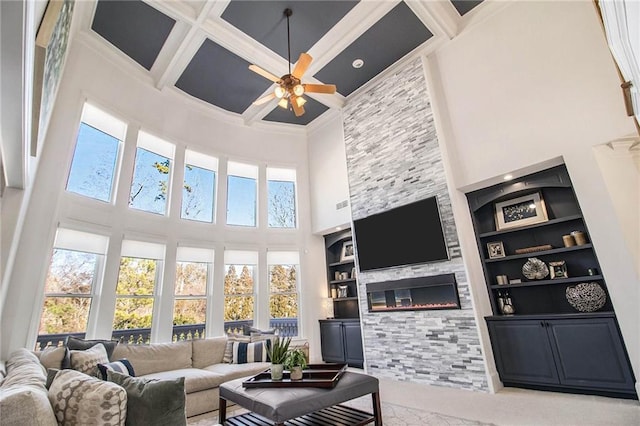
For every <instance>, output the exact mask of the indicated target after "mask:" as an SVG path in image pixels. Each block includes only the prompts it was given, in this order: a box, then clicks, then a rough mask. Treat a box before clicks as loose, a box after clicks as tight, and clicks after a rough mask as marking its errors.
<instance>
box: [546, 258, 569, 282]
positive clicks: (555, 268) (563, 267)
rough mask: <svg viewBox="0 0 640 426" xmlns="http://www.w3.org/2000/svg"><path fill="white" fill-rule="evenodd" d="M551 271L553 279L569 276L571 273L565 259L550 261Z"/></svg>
mask: <svg viewBox="0 0 640 426" xmlns="http://www.w3.org/2000/svg"><path fill="white" fill-rule="evenodd" d="M549 272H551V279H552V280H557V279H560V278H569V275H568V274H567V264H566V262H565V261H564V260H561V261H558V262H549Z"/></svg>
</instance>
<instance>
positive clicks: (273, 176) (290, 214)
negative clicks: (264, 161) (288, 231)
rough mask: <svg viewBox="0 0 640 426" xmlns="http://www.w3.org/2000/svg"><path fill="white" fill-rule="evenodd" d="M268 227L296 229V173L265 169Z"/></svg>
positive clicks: (288, 170) (289, 170) (287, 170)
mask: <svg viewBox="0 0 640 426" xmlns="http://www.w3.org/2000/svg"><path fill="white" fill-rule="evenodd" d="M267 192H268V198H269V201H268V203H269V227H270V228H295V227H296V171H295V170H292V169H276V168H273V167H268V168H267Z"/></svg>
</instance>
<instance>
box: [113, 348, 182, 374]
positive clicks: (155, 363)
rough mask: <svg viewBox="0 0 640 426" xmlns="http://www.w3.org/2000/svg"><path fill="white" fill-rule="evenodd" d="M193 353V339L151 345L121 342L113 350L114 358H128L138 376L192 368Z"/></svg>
mask: <svg viewBox="0 0 640 426" xmlns="http://www.w3.org/2000/svg"><path fill="white" fill-rule="evenodd" d="M191 355H192V346H191V341H184V342H176V343H152V344H150V345H124V344H121V345H118V346H117V347H116V350H115V351H114V352H113V356H114V359H122V358H126V359H128V360H129V362H130V363H131V365H132V366H133V369H134V370H135V372H136V375H137V376H145V375H147V374H151V373H158V372H161V371H169V370H179V369H181V368H191Z"/></svg>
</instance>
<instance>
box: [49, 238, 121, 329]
mask: <svg viewBox="0 0 640 426" xmlns="http://www.w3.org/2000/svg"><path fill="white" fill-rule="evenodd" d="M107 244H108V238H107V237H104V236H101V235H94V234H89V233H86V232H79V231H74V230H70V229H64V228H59V229H58V231H57V232H56V239H55V243H54V249H53V253H52V255H51V263H50V264H49V271H48V273H47V278H46V281H45V299H44V307H43V309H42V316H41V317H40V327H39V329H38V334H39V335H45V334H63V333H84V332H85V331H86V330H87V323H88V320H89V314H90V311H91V303H92V301H93V297H94V294H95V289H96V288H97V287H98V286H99V282H100V281H101V279H102V268H103V264H104V254H105V253H106V249H107Z"/></svg>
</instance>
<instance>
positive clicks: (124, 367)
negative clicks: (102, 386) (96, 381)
mask: <svg viewBox="0 0 640 426" xmlns="http://www.w3.org/2000/svg"><path fill="white" fill-rule="evenodd" d="M98 369H99V370H100V373H101V374H102V380H107V370H111V371H117V372H118V373H121V374H124V375H125V376H132V377H135V375H136V373H135V372H134V371H133V365H131V363H130V362H129V360H127V359H125V358H123V359H120V360H118V361H113V362H109V363H107V364H98Z"/></svg>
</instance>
